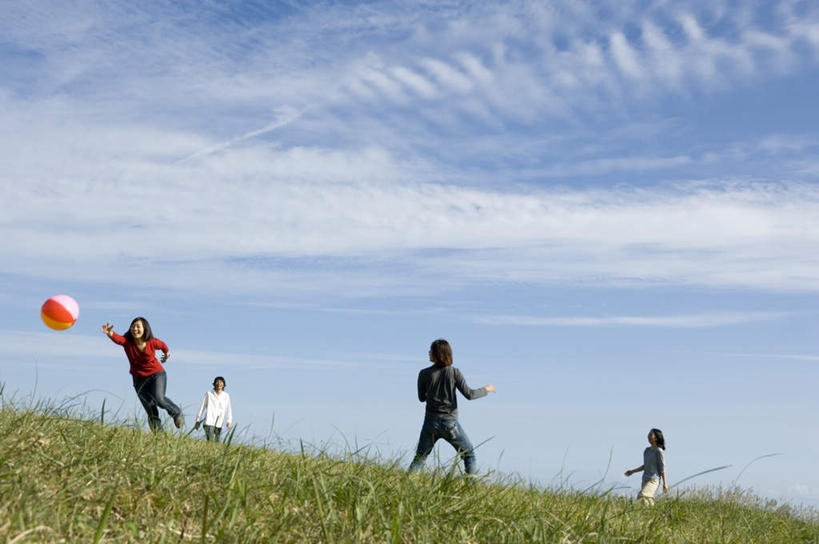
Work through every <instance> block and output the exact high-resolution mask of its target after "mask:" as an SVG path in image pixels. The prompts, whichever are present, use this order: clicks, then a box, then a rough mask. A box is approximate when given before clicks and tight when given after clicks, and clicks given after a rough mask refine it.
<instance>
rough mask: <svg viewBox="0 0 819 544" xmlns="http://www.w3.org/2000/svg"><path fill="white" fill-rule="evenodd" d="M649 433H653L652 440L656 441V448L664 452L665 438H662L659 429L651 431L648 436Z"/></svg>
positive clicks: (661, 432)
mask: <svg viewBox="0 0 819 544" xmlns="http://www.w3.org/2000/svg"><path fill="white" fill-rule="evenodd" d="M650 433H654V440H656V441H657V447H658V448H660V449H661V450H664V449H665V438H663V431H661V430H660V429H651V430H650V431H649V434H650Z"/></svg>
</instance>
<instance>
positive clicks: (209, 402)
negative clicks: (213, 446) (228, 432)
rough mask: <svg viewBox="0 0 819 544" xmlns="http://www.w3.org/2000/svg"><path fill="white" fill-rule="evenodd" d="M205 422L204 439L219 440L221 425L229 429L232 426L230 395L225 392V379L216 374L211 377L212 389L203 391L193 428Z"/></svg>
mask: <svg viewBox="0 0 819 544" xmlns="http://www.w3.org/2000/svg"><path fill="white" fill-rule="evenodd" d="M203 421H204V422H205V439H206V440H208V441H210V440H216V441H217V442H218V441H219V435H221V434H222V427H224V426H227V428H228V429H230V428H231V427H232V426H233V413H232V411H231V409H230V395H228V394H227V393H226V392H225V379H224V378H223V377H222V376H216V377H215V378H214V379H213V390H212V391H208V392H207V393H205V398H204V399H203V400H202V406H201V407H199V413H198V414H197V415H196V424H195V425H194V426H193V428H194V429H198V428H199V425H201V424H202V422H203Z"/></svg>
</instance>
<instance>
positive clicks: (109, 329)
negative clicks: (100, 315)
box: [102, 323, 125, 346]
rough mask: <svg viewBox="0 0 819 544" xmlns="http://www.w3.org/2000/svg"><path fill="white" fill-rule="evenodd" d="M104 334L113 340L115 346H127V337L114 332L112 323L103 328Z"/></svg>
mask: <svg viewBox="0 0 819 544" xmlns="http://www.w3.org/2000/svg"><path fill="white" fill-rule="evenodd" d="M102 333H103V334H104V335H105V336H107V337H108V338H110V339H111V341H112V342H114V343H115V344H119V345H120V346H124V345H125V337H124V336H120V335H118V334H117V333H115V332H114V326H113V325H112V324H110V323H106V324H105V325H103V326H102Z"/></svg>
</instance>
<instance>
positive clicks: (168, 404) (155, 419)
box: [133, 370, 182, 431]
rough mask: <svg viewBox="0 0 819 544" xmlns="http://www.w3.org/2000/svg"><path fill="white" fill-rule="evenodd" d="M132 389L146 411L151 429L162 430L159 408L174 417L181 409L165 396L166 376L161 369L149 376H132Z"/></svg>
mask: <svg viewBox="0 0 819 544" xmlns="http://www.w3.org/2000/svg"><path fill="white" fill-rule="evenodd" d="M133 378H134V389H135V390H136V393H137V396H138V397H139V402H141V403H142V407H143V408H145V411H146V412H147V413H148V425H149V426H150V427H151V430H152V431H161V430H162V420H161V419H159V408H162V409H163V410H165V411H166V412H168V413H169V414H170V415H171V417H176V416H178V415H179V414H181V413H182V410H181V409H180V408H179V406H177V405H176V404H174V402H173V401H172V400H171V399H169V398H168V397H166V396H165V388H166V386H167V383H168V377H167V376H166V374H165V371H164V370H162V371H160V372H157V373H155V374H151V375H150V376H134V377H133Z"/></svg>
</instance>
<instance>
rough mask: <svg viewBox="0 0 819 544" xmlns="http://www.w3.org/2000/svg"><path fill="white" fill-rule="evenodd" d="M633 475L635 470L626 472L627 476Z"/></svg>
mask: <svg viewBox="0 0 819 544" xmlns="http://www.w3.org/2000/svg"><path fill="white" fill-rule="evenodd" d="M632 474H634V471H633V470H627V471H626V476H631V475H632Z"/></svg>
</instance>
